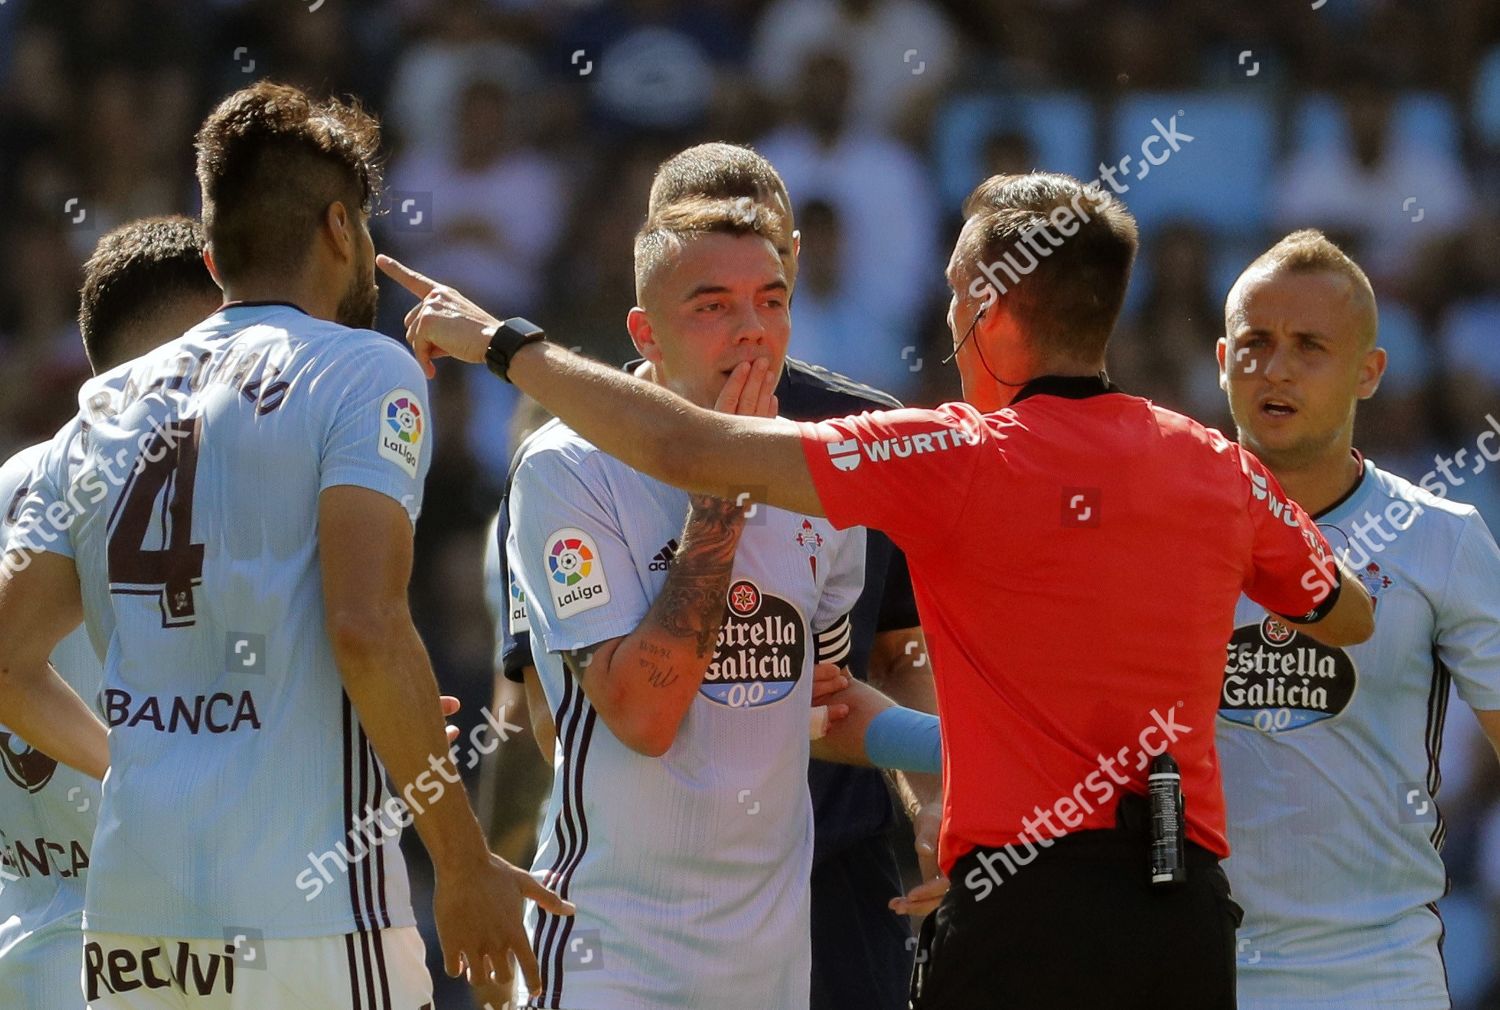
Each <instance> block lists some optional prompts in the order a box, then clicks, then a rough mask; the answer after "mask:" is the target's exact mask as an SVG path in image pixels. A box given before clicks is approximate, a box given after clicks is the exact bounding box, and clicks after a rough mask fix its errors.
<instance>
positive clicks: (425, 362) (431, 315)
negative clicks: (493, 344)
mask: <svg viewBox="0 0 1500 1010" xmlns="http://www.w3.org/2000/svg"><path fill="white" fill-rule="evenodd" d="M375 264H376V265H377V266H379V267H380V269H381V270H382V271H384V272H385V275H386V276H387V277H389V278H391V279H392V280H394V281H395V282H396V283H397V284H400V285H401V286H402V287H404V288H405V289H406V290H408V291H410V292H411V293H412V294H414V295H416V296H417V297H418V298H420V299H421V301H419V302H418V303H417V304H416V306H414V307H413V308H412V310H411V311H410V312H408V313H407V314H406V342H407V343H409V344H411V346H412V350H413V351H415V352H416V354H417V363H418V364H420V365H421V366H422V371H424V372H425V373H427V377H428V378H429V379H430V378H432V377H433V376H434V375H435V374H437V373H436V370H435V369H434V368H433V365H432V362H433V361H434V360H435V359H437V358H442V357H447V356H449V355H451V356H453V357H455V358H457V359H458V360H460V361H467V362H469V363H471V364H477V363H478V362H481V361H483V360H484V352H485V350H486V349H487V348H488V347H489V343H490V338H489V337H488V336H486V335H485V332H484V329H485V327H486V326H494V325H495V324H497V323H499V322H500V320H498V319H496V318H495V317H494V316H492V315H490V314H489V313H488V312H486V311H484V309H481V308H480V307H479V306H478V305H475V304H474V303H473V302H471V301H469V300H468V299H467V298H465V297H464V296H463V295H462V294H460V293H459V292H458V291H456V290H454V289H453V288H450V287H447V286H446V285H443V284H439V283H438V282H437V281H435V280H433V279H432V278H430V277H427V276H424V275H423V274H419V273H417V272H416V271H415V270H413V269H411V268H410V267H408V266H406V265H405V264H403V263H400V262H398V261H396V260H394V259H392V258H391V257H389V256H386V255H384V254H382V255H380V256H377V257H375Z"/></svg>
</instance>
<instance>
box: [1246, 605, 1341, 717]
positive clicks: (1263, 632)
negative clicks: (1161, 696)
mask: <svg viewBox="0 0 1500 1010" xmlns="http://www.w3.org/2000/svg"><path fill="white" fill-rule="evenodd" d="M1358 679H1359V678H1358V675H1357V673H1356V671H1355V668H1354V661H1353V660H1351V659H1350V658H1349V654H1348V653H1346V652H1345V651H1344V650H1343V649H1334V648H1330V647H1328V646H1326V645H1323V644H1321V643H1319V642H1315V641H1313V640H1312V639H1311V638H1308V637H1307V636H1306V635H1299V634H1297V630H1296V629H1295V628H1293V627H1291V626H1289V625H1288V624H1287V623H1286V622H1285V621H1281V620H1278V619H1277V618H1276V617H1275V616H1273V615H1270V614H1268V615H1266V617H1265V619H1264V620H1262V621H1261V622H1260V623H1258V624H1247V625H1245V626H1244V627H1241V628H1236V629H1235V632H1234V634H1233V635H1232V636H1231V637H1230V639H1229V651H1228V654H1227V655H1226V657H1225V661H1224V686H1223V693H1222V695H1221V697H1220V699H1219V717H1220V718H1222V719H1227V720H1229V721H1230V722H1236V723H1239V724H1240V725H1242V726H1253V727H1254V728H1256V729H1258V730H1260V731H1261V732H1263V733H1280V732H1283V731H1285V730H1294V729H1301V728H1302V727H1304V726H1311V725H1312V724H1313V723H1318V722H1323V721H1324V720H1326V719H1332V718H1334V717H1335V716H1337V715H1338V714H1339V713H1341V712H1343V711H1344V709H1346V708H1348V707H1349V702H1350V701H1352V700H1353V698H1354V691H1355V688H1356V687H1357V686H1358Z"/></svg>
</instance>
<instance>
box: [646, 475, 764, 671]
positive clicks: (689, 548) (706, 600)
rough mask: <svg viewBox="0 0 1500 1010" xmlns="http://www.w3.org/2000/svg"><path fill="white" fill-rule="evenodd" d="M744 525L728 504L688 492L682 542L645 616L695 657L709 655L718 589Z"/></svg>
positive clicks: (719, 606) (717, 620)
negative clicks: (681, 641) (686, 645)
mask: <svg viewBox="0 0 1500 1010" xmlns="http://www.w3.org/2000/svg"><path fill="white" fill-rule="evenodd" d="M744 528H745V516H744V512H743V510H742V509H740V508H739V507H738V506H736V505H735V504H734V503H733V502H728V501H724V500H723V499H720V498H710V497H704V496H701V495H695V496H693V499H692V510H691V511H690V512H689V513H688V521H687V526H686V527H685V528H684V530H683V533H682V546H681V547H679V548H678V549H677V556H676V558H675V559H674V560H673V562H672V568H671V570H670V571H669V572H668V573H667V581H666V584H665V585H663V586H662V588H661V592H660V593H659V594H658V595H657V597H656V602H655V603H653V604H652V606H651V613H650V617H649V619H650V620H652V621H653V622H654V623H655V624H656V626H657V627H659V628H661V630H662V631H664V632H665V633H666V634H668V635H670V636H672V637H673V638H681V639H687V640H688V641H690V642H691V643H692V645H693V650H694V652H695V653H696V654H697V655H698V656H699V657H700V658H706V657H708V656H710V655H712V653H713V649H714V644H715V643H716V642H717V641H718V639H719V625H720V624H722V623H723V620H724V593H725V591H726V590H727V589H728V588H729V573H730V571H731V570H732V569H733V568H734V552H735V548H737V547H738V546H739V542H740V533H741V532H743V530H744Z"/></svg>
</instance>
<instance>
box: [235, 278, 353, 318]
mask: <svg viewBox="0 0 1500 1010" xmlns="http://www.w3.org/2000/svg"><path fill="white" fill-rule="evenodd" d="M304 288H305V286H304V285H299V284H288V283H285V282H277V281H263V282H256V281H247V282H241V283H239V284H229V283H225V285H224V302H225V304H228V303H230V302H252V303H256V302H283V303H285V304H287V305H295V306H297V308H299V309H301V310H302V311H303V312H306V313H307V314H308V315H310V316H312V317H313V318H314V319H328V320H336V319H337V318H338V300H337V299H333V300H332V301H330V300H329V299H327V298H324V297H321V296H319V295H318V294H317V293H316V292H313V291H308V290H305V289H304Z"/></svg>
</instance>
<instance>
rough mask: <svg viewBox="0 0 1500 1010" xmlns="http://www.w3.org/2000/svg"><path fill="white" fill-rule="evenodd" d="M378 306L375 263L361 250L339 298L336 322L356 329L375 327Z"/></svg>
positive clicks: (378, 297)
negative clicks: (352, 273) (347, 284)
mask: <svg viewBox="0 0 1500 1010" xmlns="http://www.w3.org/2000/svg"><path fill="white" fill-rule="evenodd" d="M379 307H380V289H379V288H378V287H376V286H375V264H374V263H373V262H371V261H368V260H366V259H365V257H364V254H363V253H362V252H361V253H360V254H358V255H357V256H356V257H355V262H354V276H353V277H352V278H351V279H350V281H349V286H348V287H347V288H346V289H345V290H344V295H343V297H342V298H340V299H339V307H338V311H337V313H336V316H337V318H336V322H338V323H339V324H340V325H343V326H348V327H351V328H352V329H356V330H371V329H374V328H375V314H376V312H377V310H378V309H379Z"/></svg>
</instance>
